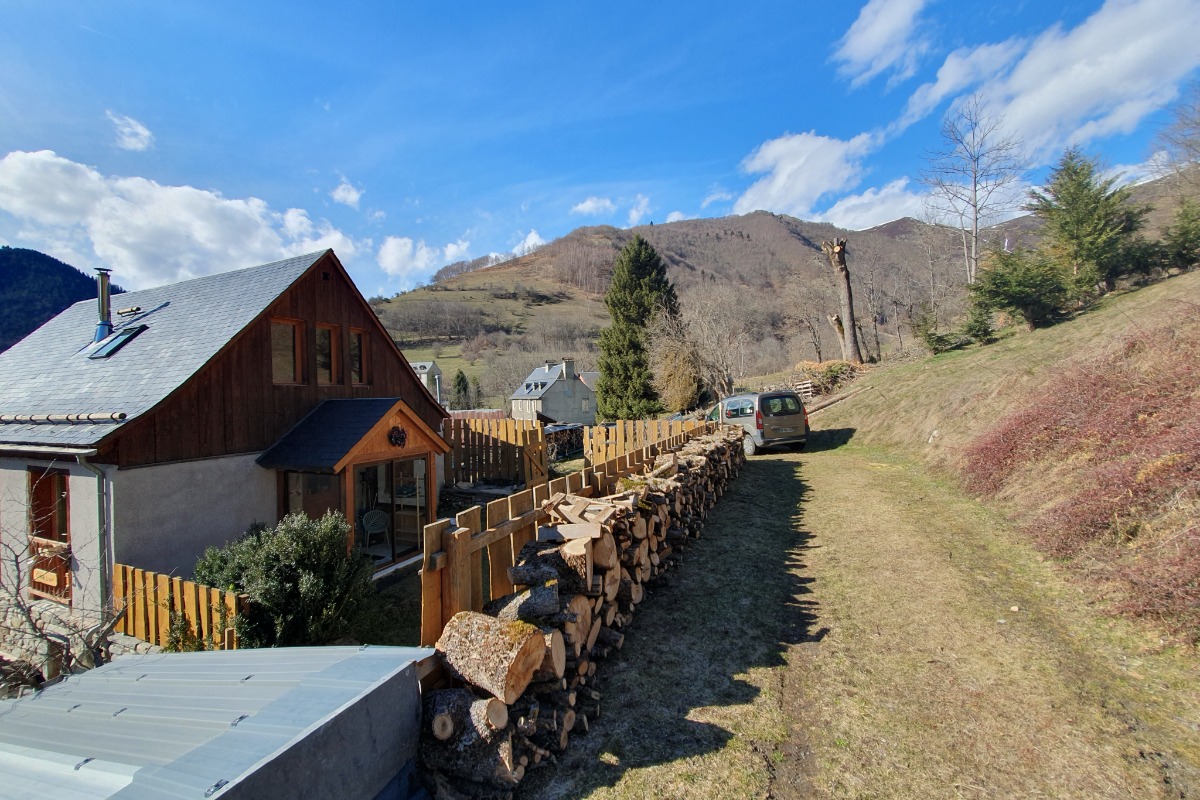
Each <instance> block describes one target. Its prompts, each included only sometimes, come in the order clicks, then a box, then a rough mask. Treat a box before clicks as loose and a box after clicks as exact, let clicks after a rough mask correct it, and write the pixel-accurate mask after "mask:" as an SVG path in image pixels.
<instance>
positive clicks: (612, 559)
mask: <svg viewBox="0 0 1200 800" xmlns="http://www.w3.org/2000/svg"><path fill="white" fill-rule="evenodd" d="M617 563H618V558H617V543H616V540H615V539H614V538H613V535H612V534H611V533H608V532H607V531H606V532H604V533H603V534H601V536H600V538H598V539H595V540H593V541H592V565H593V568H597V569H614V568H615V567H616V566H617Z"/></svg>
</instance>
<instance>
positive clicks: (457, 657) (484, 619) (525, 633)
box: [436, 611, 546, 705]
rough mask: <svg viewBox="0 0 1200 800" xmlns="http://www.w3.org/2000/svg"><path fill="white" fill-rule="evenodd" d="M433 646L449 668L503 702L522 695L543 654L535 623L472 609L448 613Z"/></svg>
mask: <svg viewBox="0 0 1200 800" xmlns="http://www.w3.org/2000/svg"><path fill="white" fill-rule="evenodd" d="M436 646H437V649H438V652H440V653H441V654H442V656H443V658H444V659H445V661H446V665H447V666H448V667H449V668H450V670H451V672H453V673H454V674H455V675H456V676H458V677H460V678H462V679H463V680H465V681H466V682H467V683H470V684H472V685H474V686H478V687H479V688H480V689H483V690H484V691H486V692H491V693H492V694H493V695H495V696H496V697H498V698H500V699H501V700H503V701H504V703H505V704H506V705H511V704H512V703H513V701H515V700H516V699H517V698H518V697H520V696H521V692H523V691H525V687H526V686H528V685H529V681H530V679H531V678H532V677H533V673H534V671H535V670H537V668H538V667H539V666H540V665H541V663H542V661H543V660H544V659H545V655H546V640H545V637H544V636H543V634H542V632H541V631H540V630H538V629H537V628H535V627H534V626H532V625H530V624H529V623H527V622H521V621H519V620H518V621H513V622H505V621H503V620H498V619H496V618H495V617H489V616H487V615H486V614H479V613H476V612H474V611H460V612H458V613H457V614H455V615H454V616H453V617H451V619H450V621H449V622H448V623H446V628H445V629H444V630H443V631H442V635H441V638H439V639H438V640H437V645H436Z"/></svg>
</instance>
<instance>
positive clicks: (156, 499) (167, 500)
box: [113, 453, 279, 578]
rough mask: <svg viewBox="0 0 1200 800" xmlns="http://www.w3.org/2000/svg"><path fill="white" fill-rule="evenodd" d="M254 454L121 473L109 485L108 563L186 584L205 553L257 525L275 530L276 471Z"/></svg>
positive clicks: (128, 470)
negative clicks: (161, 574) (169, 576)
mask: <svg viewBox="0 0 1200 800" xmlns="http://www.w3.org/2000/svg"><path fill="white" fill-rule="evenodd" d="M257 457H258V453H251V454H248V455H238V456H228V457H225V458H209V459H203V460H200V461H186V462H181V463H177V464H161V465H157V466H152V467H140V468H137V469H127V470H120V471H118V472H117V474H116V476H115V480H114V497H113V508H114V514H115V522H116V525H115V532H114V536H113V555H114V558H115V559H116V561H117V562H118V563H121V564H130V565H132V566H135V567H139V568H141V569H149V570H154V571H155V572H165V573H170V574H173V575H179V576H181V577H184V578H188V577H191V575H192V570H193V568H194V567H195V565H196V559H198V558H199V557H200V556H201V554H203V553H204V548H205V547H208V546H209V545H216V546H220V545H223V544H225V543H226V542H228V541H232V540H233V539H237V538H238V537H239V536H241V535H242V534H243V533H244V532H245V531H246V529H247V528H249V527H250V525H252V524H253V523H255V522H261V523H263V524H266V525H274V524H275V523H276V522H277V521H278V519H279V517H278V489H277V483H276V477H275V471H274V470H268V469H263V468H262V467H260V466H258V465H257V464H255V463H254V459H255V458H257Z"/></svg>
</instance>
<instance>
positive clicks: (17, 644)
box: [0, 470, 123, 696]
mask: <svg viewBox="0 0 1200 800" xmlns="http://www.w3.org/2000/svg"><path fill="white" fill-rule="evenodd" d="M53 473H54V470H46V472H45V473H44V474H42V475H41V476H34V475H33V474H32V473H31V480H32V481H33V482H34V485H35V486H37V485H40V484H42V483H43V482H45V481H48V480H50V479H51V478H50V476H51V475H52V474H53ZM5 503H6V505H8V506H9V509H10V511H11V510H12V509H14V508H17V507H22V506H23V507H24V508H25V509H26V512H25V514H23V515H22V514H19V513H18V514H15V515H14V514H11V513H10V514H9V515H7V516H6V519H12V518H14V517H19V516H25V517H26V518H27V519H29V521H30V523H29V524H30V529H29V530H14V529H12V527H11V526H5V527H4V528H2V529H0V639H2V640H3V641H4V642H5V643H6V647H5V648H4V649H6V650H9V651H11V652H12V653H13V655H17V656H18V657H19V658H20V659H21V660H22V661H24V662H25V663H27V664H28V665H29V667H31V668H32V669H31V670H30V671H29V672H27V673H26V674H27V676H28V678H30V679H32V680H33V681H34V682H36V680H37V678H38V676H39V675H40V676H41V677H42V678H50V677H53V676H54V675H56V674H58V673H59V672H75V671H79V670H81V669H91V668H92V667H95V666H97V665H98V663H100V660H102V658H103V657H104V653H105V652H106V649H107V640H108V638H109V636H110V635H111V634H112V631H113V629H114V628H115V627H116V625H117V623H118V622H119V621H120V619H121V616H122V614H123V611H122V612H120V613H116V614H114V613H113V612H112V609H111V608H108V607H103V608H87V607H84V606H83V605H81V604H80V603H79V602H78V601H76V602H75V603H74V604H73V606H67V605H63V604H60V603H58V602H55V601H54V600H44V599H43V600H38V599H36V598H35V597H33V596H32V595H31V594H30V593H29V590H28V587H29V585H30V582H31V578H34V577H36V576H37V575H38V573H39V571H45V572H47V573H48V572H51V571H55V567H54V565H56V564H62V565H67V564H71V563H72V562H74V558H73V556H72V554H71V549H70V545H69V543H67V542H50V541H47V540H45V539H44V538H39V537H36V536H35V531H38V530H39V527H45V525H44V523H45V522H46V520H45V519H44V517H46V516H49V514H47V513H45V512H43V514H42V516H39V512H38V509H37V508H36V507H35V506H31V504H30V503H29V502H28V500H27V499H26V498H20V499H18V498H13V497H7V498H5ZM72 569H75V570H78V569H80V566H79V565H78V563H74V566H73V567H72ZM64 571H65V570H64ZM105 602H106V603H107V602H108V601H105ZM35 673H36V674H35ZM3 682H4V681H3V680H0V683H3ZM2 688H3V687H0V696H3V691H2Z"/></svg>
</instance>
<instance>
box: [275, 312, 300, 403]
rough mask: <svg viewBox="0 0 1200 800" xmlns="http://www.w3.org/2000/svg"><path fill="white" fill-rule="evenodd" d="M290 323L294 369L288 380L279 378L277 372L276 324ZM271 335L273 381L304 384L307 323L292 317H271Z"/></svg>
mask: <svg viewBox="0 0 1200 800" xmlns="http://www.w3.org/2000/svg"><path fill="white" fill-rule="evenodd" d="M276 325H288V326H291V328H292V360H293V364H292V370H293V379H292V380H288V381H281V380H279V378H278V376H277V375H276V374H275V326H276ZM270 330H271V336H270V353H271V382H272V383H273V384H275V385H276V386H303V385H304V384H305V383H306V381H305V374H304V366H305V364H304V351H305V347H304V345H305V335H304V334H305V324H304V320H302V319H290V318H288V317H271V328H270Z"/></svg>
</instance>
